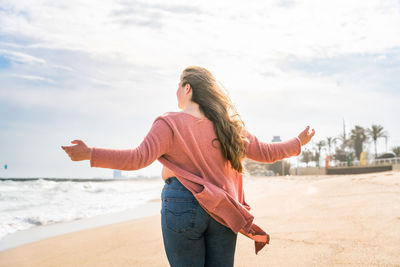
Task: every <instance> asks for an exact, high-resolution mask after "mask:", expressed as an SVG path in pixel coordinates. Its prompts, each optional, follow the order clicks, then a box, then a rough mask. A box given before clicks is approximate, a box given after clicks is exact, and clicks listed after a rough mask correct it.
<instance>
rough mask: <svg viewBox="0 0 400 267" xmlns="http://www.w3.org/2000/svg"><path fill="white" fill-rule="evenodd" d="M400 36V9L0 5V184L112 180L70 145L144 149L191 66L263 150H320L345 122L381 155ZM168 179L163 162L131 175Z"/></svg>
mask: <svg viewBox="0 0 400 267" xmlns="http://www.w3.org/2000/svg"><path fill="white" fill-rule="evenodd" d="M399 25H400V1H399V0H397V1H391V0H387V1H374V0H364V1H358V0H338V1H318V0H303V1H291V0H280V1H266V0H263V1H247V2H244V1H235V0H229V1H228V0H226V1H190V2H188V1H167V2H165V1H153V0H147V1H128V0H125V1H114V0H104V1H100V2H99V1H94V0H87V1H76V0H70V1H45V0H42V1H39V0H29V1H27V0H12V1H5V0H0V167H1V168H0V177H71V178H72V177H74V178H80V177H89V178H91V177H111V176H112V170H110V169H103V168H91V167H90V164H89V162H88V161H81V162H73V161H71V160H70V159H69V157H68V155H67V154H66V153H65V152H64V151H63V150H62V149H61V146H62V145H72V144H71V143H70V142H71V141H72V140H74V139H81V140H83V141H84V142H85V143H86V144H87V145H88V146H90V147H104V148H116V149H128V148H132V149H133V148H135V147H137V146H138V145H139V144H140V143H141V141H142V140H143V138H144V137H145V135H146V134H147V132H148V131H149V130H150V128H151V125H152V122H153V121H154V119H155V118H156V117H157V116H158V115H161V114H163V113H165V112H169V111H180V110H179V108H178V107H177V100H176V94H175V93H176V90H177V87H178V83H179V76H180V74H181V73H182V71H183V69H184V68H185V67H187V66H189V65H200V66H203V67H205V68H207V69H209V70H210V71H211V72H212V73H213V74H214V76H215V77H216V78H217V80H218V81H220V82H221V83H222V84H223V85H224V87H225V88H226V89H227V90H228V92H229V96H230V98H231V100H232V102H233V103H234V104H235V106H236V108H237V110H238V111H239V113H240V114H241V116H242V118H243V120H244V122H245V124H246V127H247V129H248V130H249V131H250V132H252V133H253V134H255V135H256V136H257V137H258V138H259V139H260V140H262V141H265V142H270V141H271V140H272V137H273V136H274V135H279V136H280V137H281V139H283V140H285V139H289V138H292V137H294V136H297V135H298V133H299V132H300V131H301V130H303V129H304V127H305V126H307V125H310V126H311V127H312V128H314V129H315V130H316V135H315V137H314V138H313V142H311V143H310V144H308V145H307V146H306V147H303V149H304V148H308V149H312V147H313V143H315V142H317V141H319V140H325V139H326V137H328V136H332V137H335V136H338V135H339V134H341V133H342V131H343V120H344V121H345V125H346V131H347V132H349V131H350V130H351V129H352V128H353V127H354V126H355V125H360V126H363V127H370V126H371V125H372V124H379V125H382V126H383V127H384V128H385V130H386V132H387V133H388V135H389V138H388V139H387V143H385V140H384V139H383V140H379V141H378V152H379V153H383V152H385V151H386V149H388V150H390V149H391V148H392V147H394V146H399V145H400V123H399V119H398V116H399V115H398V114H400V105H399V103H400V85H399V84H400V75H399V73H400V27H399ZM366 149H368V151H369V152H371V153H372V152H373V145H372V144H370V145H368V146H367V147H366ZM293 160H294V161H296V160H297V159H292V161H293ZM4 164H7V165H8V168H7V170H5V169H4V167H3V166H4ZM160 173H161V164H160V163H159V162H158V161H155V162H154V163H153V164H152V165H150V166H148V167H146V168H144V169H141V170H136V171H129V172H125V171H124V172H123V175H125V176H130V177H134V176H138V175H146V176H155V175H160Z"/></svg>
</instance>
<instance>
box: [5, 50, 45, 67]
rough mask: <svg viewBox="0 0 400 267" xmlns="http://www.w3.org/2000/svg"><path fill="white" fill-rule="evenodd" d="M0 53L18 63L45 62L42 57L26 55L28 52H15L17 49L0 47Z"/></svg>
mask: <svg viewBox="0 0 400 267" xmlns="http://www.w3.org/2000/svg"><path fill="white" fill-rule="evenodd" d="M0 55H3V56H5V57H7V58H9V59H10V60H12V61H15V62H18V63H28V64H45V63H46V61H45V60H44V59H42V58H38V57H35V56H32V55H28V54H25V53H21V52H17V51H11V50H5V49H0Z"/></svg>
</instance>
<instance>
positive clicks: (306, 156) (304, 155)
mask: <svg viewBox="0 0 400 267" xmlns="http://www.w3.org/2000/svg"><path fill="white" fill-rule="evenodd" d="M311 159H312V152H311V151H309V150H308V149H305V150H304V151H303V152H301V158H300V160H301V161H302V162H305V163H306V165H307V167H308V163H309V162H310V161H311Z"/></svg>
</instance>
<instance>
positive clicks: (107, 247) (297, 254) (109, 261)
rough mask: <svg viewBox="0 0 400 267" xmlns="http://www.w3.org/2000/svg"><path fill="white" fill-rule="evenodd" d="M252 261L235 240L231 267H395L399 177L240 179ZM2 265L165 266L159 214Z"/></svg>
mask: <svg viewBox="0 0 400 267" xmlns="http://www.w3.org/2000/svg"><path fill="white" fill-rule="evenodd" d="M245 192H246V200H247V202H248V203H249V204H250V205H251V206H252V213H253V214H254V215H255V216H256V220H255V222H256V223H257V224H258V225H259V226H261V227H262V228H263V229H264V230H265V231H266V232H268V233H269V234H270V236H271V241H270V244H269V245H267V246H266V247H265V248H264V249H263V250H262V251H260V253H259V254H258V255H255V253H254V243H253V242H252V241H251V240H250V239H248V238H246V237H244V236H242V235H239V237H238V243H237V247H236V256H235V266H400V172H383V173H371V174H360V175H342V176H286V177H280V178H279V177H246V180H245ZM0 266H7V267H12V266H35V267H36V266H58V267H62V266H96V267H98V266H169V264H168V261H167V258H166V255H165V252H164V248H163V243H162V236H161V226H160V215H159V214H158V215H156V216H151V217H146V218H140V219H135V220H130V221H125V222H120V223H116V224H111V225H106V226H101V227H96V228H92V229H88V230H82V231H78V232H73V233H68V234H64V235H59V236H55V237H51V238H48V239H45V240H41V241H37V242H34V243H30V244H25V245H22V246H19V247H16V248H11V249H8V250H5V251H2V252H0Z"/></svg>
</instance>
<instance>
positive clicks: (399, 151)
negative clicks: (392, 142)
mask: <svg viewBox="0 0 400 267" xmlns="http://www.w3.org/2000/svg"><path fill="white" fill-rule="evenodd" d="M392 151H393V153H394V154H396V157H400V146H396V147H394V148H392Z"/></svg>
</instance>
